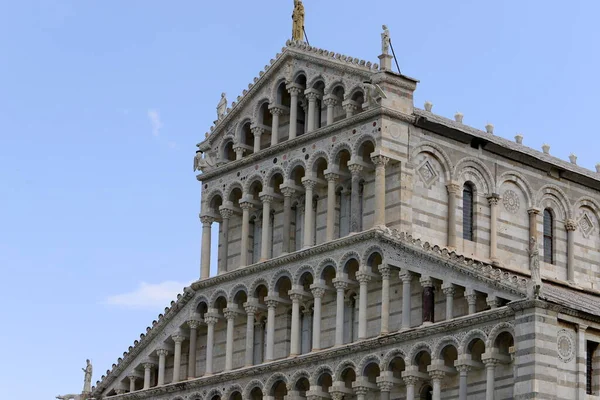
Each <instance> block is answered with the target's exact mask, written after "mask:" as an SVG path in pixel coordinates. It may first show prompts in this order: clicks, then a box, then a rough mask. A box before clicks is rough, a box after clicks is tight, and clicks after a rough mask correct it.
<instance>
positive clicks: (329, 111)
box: [327, 103, 335, 125]
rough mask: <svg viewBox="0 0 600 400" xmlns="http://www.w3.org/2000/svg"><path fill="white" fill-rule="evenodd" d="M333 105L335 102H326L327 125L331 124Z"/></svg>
mask: <svg viewBox="0 0 600 400" xmlns="http://www.w3.org/2000/svg"><path fill="white" fill-rule="evenodd" d="M334 107H335V104H333V103H329V104H327V125H331V124H333V110H334Z"/></svg>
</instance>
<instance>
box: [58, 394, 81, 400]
mask: <svg viewBox="0 0 600 400" xmlns="http://www.w3.org/2000/svg"><path fill="white" fill-rule="evenodd" d="M56 398H57V399H59V400H82V398H81V395H80V394H65V395H64V396H56Z"/></svg>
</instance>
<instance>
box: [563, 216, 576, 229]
mask: <svg viewBox="0 0 600 400" xmlns="http://www.w3.org/2000/svg"><path fill="white" fill-rule="evenodd" d="M565 229H566V230H567V231H571V232H573V231H576V230H577V222H575V220H572V219H568V220H566V221H565Z"/></svg>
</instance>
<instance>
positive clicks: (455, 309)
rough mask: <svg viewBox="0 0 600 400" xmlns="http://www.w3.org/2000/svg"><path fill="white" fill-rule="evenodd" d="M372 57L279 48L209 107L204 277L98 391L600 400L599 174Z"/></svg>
mask: <svg viewBox="0 0 600 400" xmlns="http://www.w3.org/2000/svg"><path fill="white" fill-rule="evenodd" d="M385 34H386V35H388V37H389V34H388V33H385ZM379 58H380V61H379V62H380V65H378V64H373V63H371V62H365V61H363V60H358V59H356V58H352V57H348V56H345V55H340V54H337V53H333V52H330V51H326V50H322V49H318V48H314V47H311V46H309V45H308V44H306V43H304V42H302V41H298V40H295V41H290V42H288V43H287V45H286V47H284V48H283V49H282V52H281V53H280V54H278V55H277V56H276V57H275V58H274V59H273V60H271V62H270V63H269V65H267V66H266V67H265V69H264V71H261V72H260V75H259V76H258V77H257V78H255V79H254V82H253V83H252V84H250V85H249V86H248V89H247V90H244V92H243V94H242V95H241V96H240V97H238V99H237V101H236V102H234V103H233V104H231V107H230V108H227V103H226V101H223V103H222V104H220V106H219V112H218V120H217V121H216V122H215V125H214V126H213V127H212V128H211V131H210V133H209V134H207V135H206V138H205V140H204V141H202V142H201V143H199V144H198V155H197V158H196V160H195V167H196V168H198V169H199V170H201V173H200V174H199V175H198V176H197V179H198V181H199V182H200V184H201V185H202V198H201V211H200V220H201V223H202V246H201V249H202V251H201V266H200V271H199V278H200V279H199V280H198V281H196V282H195V283H193V284H192V285H191V286H190V287H188V288H185V290H184V292H183V293H182V294H180V295H179V296H177V299H176V301H173V302H172V303H171V304H170V305H169V307H167V308H166V309H165V311H164V313H163V314H161V315H160V316H159V317H158V318H157V320H156V321H153V322H152V325H151V326H150V327H148V328H147V329H146V330H145V331H144V333H142V334H141V335H140V338H139V340H136V341H135V342H134V343H132V345H131V346H130V347H129V349H128V350H127V351H126V352H125V353H123V355H122V357H120V358H119V359H118V361H117V362H116V363H115V364H114V365H113V367H112V369H111V370H109V371H107V372H106V374H105V375H103V376H102V378H101V379H100V380H99V381H98V382H97V383H96V385H95V386H94V387H93V388H92V396H93V397H94V398H96V399H101V398H103V399H113V398H114V399H115V400H117V399H118V400H121V399H123V400H126V399H161V400H240V399H244V400H259V399H276V400H283V399H304V398H306V399H312V400H315V399H335V400H341V399H345V400H351V399H357V400H365V399H382V400H390V399H408V400H414V399H437V400H439V399H460V400H465V399H486V400H491V399H497V400H499V399H592V398H600V397H596V396H599V395H600V353H599V352H598V343H600V302H599V301H600V295H599V294H600V292H598V285H599V284H600V195H599V192H598V190H599V189H600V172H599V173H596V172H592V171H589V170H586V169H584V168H582V167H579V166H577V164H576V160H575V159H572V160H571V161H570V162H565V161H562V160H560V159H557V158H555V157H553V156H551V155H550V154H549V148H548V147H544V149H543V151H541V152H538V151H536V150H533V149H531V148H528V147H526V146H525V145H523V143H522V137H520V136H517V137H516V138H515V141H509V140H507V139H504V138H501V137H499V136H496V135H494V127H493V126H492V125H491V124H489V125H487V126H486V127H485V130H478V129H475V128H472V127H469V126H466V125H464V124H463V122H462V115H460V114H457V115H456V116H455V118H454V119H447V118H443V117H441V116H439V115H436V114H434V113H433V111H432V104H430V103H426V104H425V106H424V108H423V109H420V108H417V107H415V105H414V104H413V92H414V91H415V89H416V87H417V83H418V82H417V81H416V80H414V79H412V78H409V77H407V76H404V75H401V74H398V73H395V72H392V71H391V60H392V57H391V56H390V55H388V54H387V49H386V46H385V43H384V46H383V54H382V55H381V56H380V57H379ZM217 226H218V230H219V239H218V241H219V243H218V249H219V251H218V254H215V253H213V254H211V244H212V243H211V236H212V235H211V231H212V230H213V228H214V229H215V230H216V229H217V228H216V227H217ZM215 260H216V263H217V264H218V274H217V275H216V276H210V273H209V271H210V265H211V261H212V262H213V263H214V262H215Z"/></svg>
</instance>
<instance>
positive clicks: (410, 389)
mask: <svg viewBox="0 0 600 400" xmlns="http://www.w3.org/2000/svg"><path fill="white" fill-rule="evenodd" d="M406 400H415V384H414V383H407V384H406Z"/></svg>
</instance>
